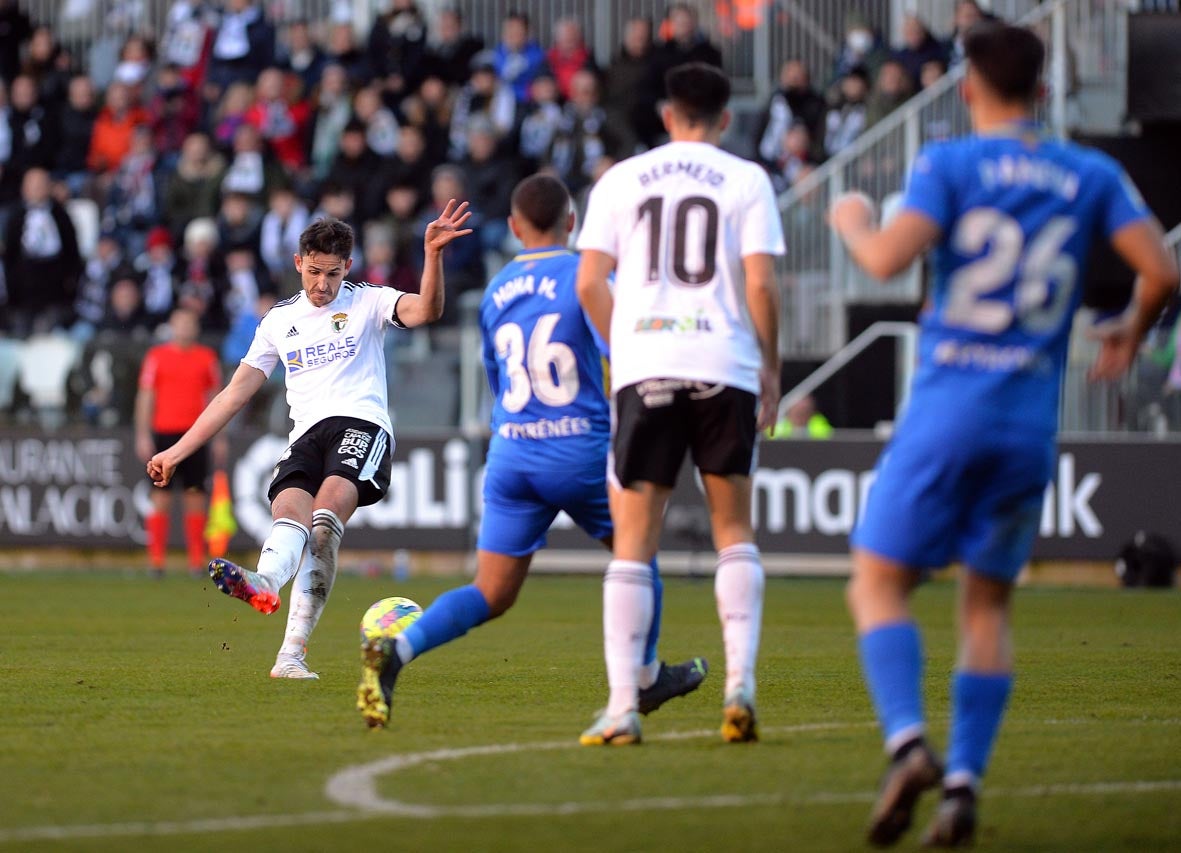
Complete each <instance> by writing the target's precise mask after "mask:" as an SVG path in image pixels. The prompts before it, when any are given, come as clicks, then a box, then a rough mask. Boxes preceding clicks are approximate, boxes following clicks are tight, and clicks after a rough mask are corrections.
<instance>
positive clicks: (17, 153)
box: [8, 74, 59, 182]
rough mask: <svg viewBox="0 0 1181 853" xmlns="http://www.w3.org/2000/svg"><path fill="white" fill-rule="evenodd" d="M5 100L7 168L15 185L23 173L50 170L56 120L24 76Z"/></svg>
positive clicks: (53, 152) (32, 84)
mask: <svg viewBox="0 0 1181 853" xmlns="http://www.w3.org/2000/svg"><path fill="white" fill-rule="evenodd" d="M9 100H10V112H9V115H8V122H9V126H10V127H11V128H12V153H11V155H10V156H9V160H8V168H9V169H11V170H12V171H13V173H14V174H13V175H12V179H13V180H14V181H16V182H19V181H20V176H21V175H22V174H24V172H25V170H26V169H30V168H33V167H37V168H41V169H50V168H52V167H53V164H54V159H55V158H56V156H57V145H58V135H57V132H58V127H59V119H58V116H57V115H56V114H55V113H53V112H51V111H50V110H49V108H48V106H47V105H46V104H43V103H42V102H41V99H40V95H39V94H38V92H37V83H36V81H34V80H33V78H32V77H29V76H28V75H26V74H22V75H20V76H19V77H17V78H16V79H15V80H13V81H12V88H11V91H10V93H9Z"/></svg>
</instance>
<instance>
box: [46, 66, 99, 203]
mask: <svg viewBox="0 0 1181 853" xmlns="http://www.w3.org/2000/svg"><path fill="white" fill-rule="evenodd" d="M97 117H98V107H97V102H96V99H95V93H94V84H93V83H91V82H90V78H89V77H87V76H86V75H85V74H79V75H78V76H77V77H74V78H72V79H71V80H70V85H69V88H68V95H67V97H66V104H65V106H63V107H62V108H61V112H59V113H58V133H57V138H58V144H57V152H56V155H57V156H56V158H55V160H54V163H53V174H54V177H55V178H57V179H58V180H61V181H64V182H65V184H66V187H67V188H68V189H69V190H70V194H71V195H75V196H79V195H82V194H83V193H84V192H85V190H86V187H87V186H88V184H89V183H90V171H89V170H88V169H87V168H86V157H87V155H88V154H89V153H90V138H91V137H92V136H93V135H94V122H95V119H96V118H97Z"/></svg>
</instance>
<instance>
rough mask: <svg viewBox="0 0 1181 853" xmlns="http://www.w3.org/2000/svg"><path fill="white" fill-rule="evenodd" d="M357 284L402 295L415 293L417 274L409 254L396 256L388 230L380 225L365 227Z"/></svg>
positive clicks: (374, 224)
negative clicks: (362, 263)
mask: <svg viewBox="0 0 1181 853" xmlns="http://www.w3.org/2000/svg"><path fill="white" fill-rule="evenodd" d="M361 281H367V282H369V283H370V284H384V285H387V286H389V287H395V288H397V289H398V290H401V291H402V292H404V293H417V292H418V273H417V272H416V271H415V270H414V268H413V267H412V266H411V265H410V258H409V254H408V253H407V252H405V251H403V252H399V251H398V247H397V245H396V244H395V241H394V232H393V230H392V229H390V228H389V227H387V226H386V225H384V224H382V223H380V222H370V223H369V224H368V225H366V226H365V269H364V270H363V271H362V272H361Z"/></svg>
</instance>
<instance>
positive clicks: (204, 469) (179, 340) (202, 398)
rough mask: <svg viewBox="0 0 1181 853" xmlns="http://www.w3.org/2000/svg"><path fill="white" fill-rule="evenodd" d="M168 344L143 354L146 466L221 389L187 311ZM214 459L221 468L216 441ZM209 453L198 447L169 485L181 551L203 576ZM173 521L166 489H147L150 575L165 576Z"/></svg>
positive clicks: (140, 441) (138, 442)
mask: <svg viewBox="0 0 1181 853" xmlns="http://www.w3.org/2000/svg"><path fill="white" fill-rule="evenodd" d="M168 327H169V331H170V332H171V340H169V341H168V342H167V343H163V344H159V345H158V346H154V347H152V348H151V349H150V350H148V353H147V355H146V356H145V357H144V362H143V368H142V369H141V371H140V375H139V394H138V396H137V397H136V400H135V449H136V453H137V454H138V455H139V457H140V459H141V460H143V461H144V462H147V460H148V459H150V458H152V456H153V455H155V454H156V453H157V452H158V451H159V450H161V449H163V448H165V447H169V446H171V445H172V444H173V443H174V442H175V441H176V440H177V439H178V438H179V437H180V435H181V434H182V433H183V432H184V431H185V430H187V429H188V428H189V427H191V426H192V425H193V422H194V421H196V420H197V416H198V415H200V414H201V412H202V411H203V410H204V409H205V406H206V405H208V403H209V401H210V400H212V399H213V396H214V395H215V394H216V393H217V392H218V391H219V390H220V389H221V365H220V363H219V362H218V358H217V353H216V352H214V351H213V350H211V349H210V348H209V347H206V346H203V345H201V344H199V343H197V339H198V337H199V336H200V334H201V322H200V320H199V318H198V317H197V315H196V314H194V313H193V312H192V311H186V310H184V309H177V310H176V311H174V312H172V316H171V318H170V319H169V322H168ZM212 447H213V448H214V456H215V457H220V458H219V459H218V462H219V463H220V465H219V467H224V465H225V456H226V452H225V449H226V448H225V439H224V438H222V439H220V441H219V440H217V439H215V443H214V444H213V445H212ZM209 473H210V469H209V450H208V449H207V448H205V447H202V448H201V449H200V450H198V451H197V452H196V453H194V454H193V455H192V456H190V457H189V458H188V459H186V460H185V461H184V462H183V463H181V465H180V467H179V468H178V469H177V476H176V477H175V478H174V482H176V483H178V484H179V485H180V486H181V487H182V488H183V489H184V492H183V496H182V498H181V501H182V504H183V507H184V531H185V546H186V552H187V555H188V566H189V574H190V575H192V576H194V577H197V576H204V574H205V571H204V569H205V560H206V553H205V523H206V521H207V518H206V507H207V505H208V503H209V495H208V493H207V491H206V485H205V483H206V480H208V479H209ZM171 515H172V491H171V489H152V512H151V513H150V514H149V515H148V517H147V519H146V527H147V543H148V562H149V564H150V566H151V570H152V572H153V574H155V575H156V576H162V575H163V574H164V560H165V557H166V556H167V553H168V527H169V522H170V520H171Z"/></svg>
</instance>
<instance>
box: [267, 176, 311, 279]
mask: <svg viewBox="0 0 1181 853" xmlns="http://www.w3.org/2000/svg"><path fill="white" fill-rule="evenodd" d="M310 221H311V217H310V216H309V215H308V209H307V206H306V205H305V204H304V203H303V200H302V199H301V198H300V197H299V196H297V195H296V194H295V192H294V191H292V190H291V189H289V188H288V187H276V188H275V189H274V190H273V191H272V192H271V202H270V209H269V210H267V212H266V215H265V216H263V218H262V228H261V232H260V234H259V252H258V255H259V259H260V260H261V261H262V262H263V264H265V265H266V268H267V272H268V273H269V274H270V277H271V280H272V281H273V282H275V284H276V285H277V287H278V290H279V293H280V295H282V296H291V295H293V294H296V293H298V292H299V289H300V288H299V273H298V272H296V271H295V270H294V268H293V267H292V264H291V258H292V257H293V256H294V255H297V254H299V235H300V234H302V233H303V229H304V228H305V227H307V225H308V223H309V222H310Z"/></svg>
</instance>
